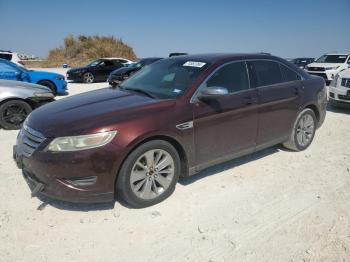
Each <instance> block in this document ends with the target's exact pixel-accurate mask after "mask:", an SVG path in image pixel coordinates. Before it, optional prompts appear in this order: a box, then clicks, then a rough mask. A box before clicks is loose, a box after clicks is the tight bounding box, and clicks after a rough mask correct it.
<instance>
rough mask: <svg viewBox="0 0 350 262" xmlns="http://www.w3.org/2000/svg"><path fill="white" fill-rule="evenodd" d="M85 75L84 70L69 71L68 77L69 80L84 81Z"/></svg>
mask: <svg viewBox="0 0 350 262" xmlns="http://www.w3.org/2000/svg"><path fill="white" fill-rule="evenodd" d="M83 75H84V72H79V73H76V72H73V73H72V72H67V74H66V78H67V80H71V81H77V82H81V81H83Z"/></svg>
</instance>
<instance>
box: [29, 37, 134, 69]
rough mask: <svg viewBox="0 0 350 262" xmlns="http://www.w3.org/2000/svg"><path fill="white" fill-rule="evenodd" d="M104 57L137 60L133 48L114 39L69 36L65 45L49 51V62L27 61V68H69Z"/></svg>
mask: <svg viewBox="0 0 350 262" xmlns="http://www.w3.org/2000/svg"><path fill="white" fill-rule="evenodd" d="M102 57H124V58H127V59H131V60H133V59H135V58H136V55H135V53H134V50H133V48H132V47H130V46H129V45H127V44H126V43H124V42H123V41H122V39H116V38H114V37H107V36H98V35H95V36H84V35H80V36H77V37H74V36H73V35H69V36H67V37H66V38H65V39H64V45H63V46H62V47H59V48H55V49H52V50H50V51H49V55H48V58H47V60H43V61H26V66H27V67H57V66H61V65H62V64H64V63H66V64H68V65H69V66H82V65H86V64H87V63H89V62H91V60H94V59H97V58H102Z"/></svg>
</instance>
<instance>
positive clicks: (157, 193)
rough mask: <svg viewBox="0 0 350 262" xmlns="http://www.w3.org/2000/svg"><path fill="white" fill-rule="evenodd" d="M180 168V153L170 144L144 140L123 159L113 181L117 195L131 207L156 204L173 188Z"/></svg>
mask: <svg viewBox="0 0 350 262" xmlns="http://www.w3.org/2000/svg"><path fill="white" fill-rule="evenodd" d="M148 160H149V161H148ZM155 162H156V163H155ZM147 163H150V164H147ZM157 167H158V170H157ZM180 170H181V164H180V157H179V154H178V153H177V151H176V149H175V148H174V147H173V146H172V145H171V144H169V143H168V142H166V141H163V140H152V141H149V142H146V143H144V144H142V145H140V146H139V147H137V148H136V149H135V150H134V151H132V152H131V153H130V155H129V156H128V157H127V158H126V160H125V161H124V163H123V165H122V167H121V169H120V172H119V175H118V179H117V183H116V194H117V197H118V198H120V200H122V201H124V202H126V203H127V204H128V205H129V206H131V207H134V208H144V207H148V206H152V205H155V204H157V203H159V202H161V201H163V200H164V199H166V198H168V197H169V196H170V195H171V194H172V193H173V192H174V190H175V187H176V183H177V181H178V179H179V175H180Z"/></svg>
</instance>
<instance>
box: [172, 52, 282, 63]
mask: <svg viewBox="0 0 350 262" xmlns="http://www.w3.org/2000/svg"><path fill="white" fill-rule="evenodd" d="M262 58H263V59H271V58H277V57H275V56H272V55H270V54H268V53H209V54H196V55H182V56H173V57H170V58H167V59H177V60H188V61H191V60H193V61H201V62H207V63H216V62H220V61H223V60H239V59H262ZM277 59H278V58H277Z"/></svg>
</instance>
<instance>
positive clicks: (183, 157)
mask: <svg viewBox="0 0 350 262" xmlns="http://www.w3.org/2000/svg"><path fill="white" fill-rule="evenodd" d="M153 140H163V141H166V142H168V143H169V144H171V145H172V146H173V147H174V148H175V150H176V151H177V153H178V154H179V158H180V162H181V171H180V176H181V177H186V176H188V170H189V166H188V165H189V163H188V156H187V154H186V151H185V149H184V147H183V146H182V144H181V143H180V142H179V141H178V140H177V139H175V138H173V137H170V136H167V135H153V136H149V137H147V138H144V139H142V140H140V141H137V142H136V143H135V144H133V145H132V146H131V148H130V149H129V151H128V152H127V154H126V155H125V156H124V158H123V160H122V161H121V162H120V165H119V167H118V170H117V171H116V172H117V173H116V176H115V179H114V184H116V183H117V179H118V176H119V172H120V169H121V167H122V166H123V164H124V162H125V160H126V159H127V158H128V156H129V155H130V154H131V153H132V152H133V151H134V150H135V149H136V148H138V147H139V146H140V145H142V144H144V143H146V142H149V141H153Z"/></svg>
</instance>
